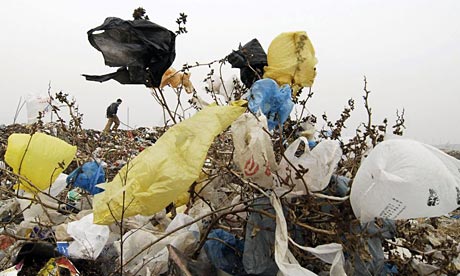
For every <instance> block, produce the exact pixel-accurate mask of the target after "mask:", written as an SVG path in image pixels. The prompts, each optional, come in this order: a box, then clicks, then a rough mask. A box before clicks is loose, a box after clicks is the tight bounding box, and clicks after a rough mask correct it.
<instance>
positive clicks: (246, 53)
mask: <svg viewBox="0 0 460 276" xmlns="http://www.w3.org/2000/svg"><path fill="white" fill-rule="evenodd" d="M227 58H228V62H229V63H230V64H231V65H232V67H234V68H239V69H240V76H241V81H242V82H243V83H244V85H246V87H251V86H252V84H253V83H254V82H255V81H257V80H259V79H261V78H262V76H263V74H264V66H266V65H267V54H265V51H264V49H263V48H262V46H261V45H260V43H259V41H258V40H257V39H255V38H254V39H253V40H251V41H249V42H248V43H246V44H245V45H244V46H241V44H240V46H239V47H238V50H237V51H233V52H232V53H231V54H230V55H228V56H227Z"/></svg>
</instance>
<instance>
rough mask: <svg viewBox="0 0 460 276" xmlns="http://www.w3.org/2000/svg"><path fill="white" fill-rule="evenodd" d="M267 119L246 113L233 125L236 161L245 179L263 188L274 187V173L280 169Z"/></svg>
mask: <svg viewBox="0 0 460 276" xmlns="http://www.w3.org/2000/svg"><path fill="white" fill-rule="evenodd" d="M264 128H265V129H266V130H267V129H268V126H267V118H266V117H265V116H264V115H261V116H259V117H258V120H257V118H256V117H254V115H252V114H249V113H245V114H243V115H241V116H240V117H239V118H238V119H237V120H236V121H235V122H233V124H232V128H231V129H232V135H233V143H234V145H235V152H234V158H233V159H234V160H235V163H236V164H237V165H238V166H239V167H240V169H241V170H242V171H243V175H244V178H246V179H250V180H252V181H254V182H255V183H257V184H259V185H260V186H261V187H264V188H270V187H272V186H273V174H272V172H274V171H276V170H277V169H278V166H277V164H276V161H275V154H274V152H273V145H272V142H271V139H270V136H269V135H268V133H267V132H265V131H264Z"/></svg>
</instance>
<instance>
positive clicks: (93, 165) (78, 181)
mask: <svg viewBox="0 0 460 276" xmlns="http://www.w3.org/2000/svg"><path fill="white" fill-rule="evenodd" d="M66 182H67V184H70V185H72V186H75V187H80V188H82V189H85V190H86V191H88V192H90V193H91V194H92V195H95V194H97V193H100V192H103V191H104V190H103V189H101V188H99V187H96V184H99V183H104V182H105V172H104V169H103V168H102V166H101V165H100V164H99V163H97V162H95V161H93V162H86V163H85V164H83V166H81V167H78V168H77V169H75V170H74V171H73V172H71V173H70V174H69V175H68V176H67V178H66Z"/></svg>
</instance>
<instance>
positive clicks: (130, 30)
mask: <svg viewBox="0 0 460 276" xmlns="http://www.w3.org/2000/svg"><path fill="white" fill-rule="evenodd" d="M100 31H102V32H100ZM88 40H89V42H90V43H91V45H92V46H93V47H94V48H96V49H97V50H98V51H100V52H101V53H102V55H103V56H104V61H105V64H106V65H108V66H111V67H117V66H120V68H119V69H118V70H117V71H116V72H114V73H110V74H106V75H100V76H95V75H83V76H84V77H86V79H87V80H90V81H99V82H104V81H107V80H110V79H114V80H116V81H118V82H119V83H121V84H144V85H145V86H147V87H158V86H159V85H160V83H161V77H162V76H163V74H164V72H165V71H166V70H167V69H168V68H169V67H170V66H171V64H172V63H173V61H174V58H175V57H176V50H175V43H176V42H175V41H176V35H175V34H174V33H173V32H171V31H170V30H168V29H166V28H164V27H162V26H160V25H157V24H155V23H153V22H150V21H148V20H144V19H139V20H122V19H120V18H116V17H108V18H106V19H105V21H104V23H103V24H102V25H101V26H99V27H96V28H94V29H91V30H89V31H88Z"/></svg>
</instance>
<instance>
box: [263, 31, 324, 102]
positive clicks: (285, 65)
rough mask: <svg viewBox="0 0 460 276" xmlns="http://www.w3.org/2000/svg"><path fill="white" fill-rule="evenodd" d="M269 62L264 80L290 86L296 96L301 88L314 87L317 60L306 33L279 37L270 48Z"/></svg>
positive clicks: (291, 33)
mask: <svg viewBox="0 0 460 276" xmlns="http://www.w3.org/2000/svg"><path fill="white" fill-rule="evenodd" d="M267 61H268V66H266V67H265V69H264V71H265V74H264V78H271V79H274V80H276V81H277V82H278V84H279V85H283V84H288V85H290V86H291V87H292V91H293V93H294V96H295V95H296V94H297V91H299V89H300V88H302V87H311V86H312V84H313V80H314V79H315V76H316V69H315V65H316V63H317V60H316V57H315V49H314V48H313V45H312V44H311V41H310V39H309V38H308V36H307V33H306V32H303V31H301V32H289V33H282V34H280V35H278V36H277V37H276V38H275V39H273V41H272V42H271V44H270V46H269V47H268V55H267Z"/></svg>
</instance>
